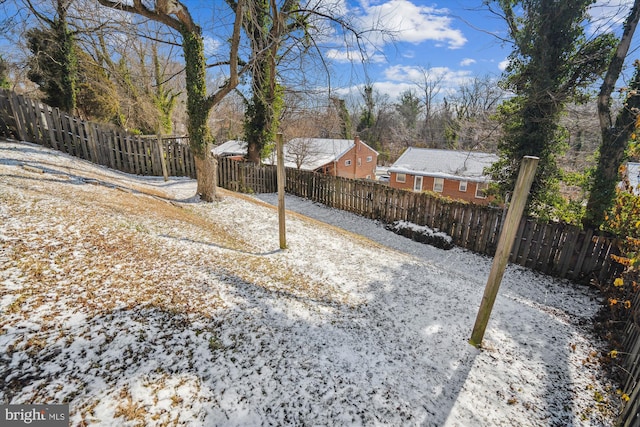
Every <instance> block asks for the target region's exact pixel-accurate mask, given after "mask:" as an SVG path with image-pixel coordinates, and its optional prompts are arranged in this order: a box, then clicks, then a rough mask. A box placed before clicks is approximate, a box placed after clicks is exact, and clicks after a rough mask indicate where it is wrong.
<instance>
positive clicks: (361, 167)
mask: <svg viewBox="0 0 640 427" xmlns="http://www.w3.org/2000/svg"><path fill="white" fill-rule="evenodd" d="M283 154H284V160H285V166H286V167H290V168H297V169H301V170H308V171H314V172H319V173H323V174H326V175H332V176H341V177H344V178H354V179H375V177H376V164H377V162H378V152H377V151H376V150H374V149H373V148H371V147H369V146H368V145H367V144H365V143H364V142H362V141H361V140H360V138H359V137H357V136H356V137H355V138H354V140H353V141H352V140H350V139H326V138H294V139H292V140H290V141H288V142H287V143H286V144H285V145H284V148H283ZM274 158H275V153H273V154H272V156H271V158H270V159H267V160H265V163H271V164H275V160H274Z"/></svg>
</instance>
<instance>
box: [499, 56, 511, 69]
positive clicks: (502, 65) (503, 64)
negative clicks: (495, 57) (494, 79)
mask: <svg viewBox="0 0 640 427" xmlns="http://www.w3.org/2000/svg"><path fill="white" fill-rule="evenodd" d="M508 66H509V59H505V60H504V61H500V62H499V63H498V68H499V69H500V71H504V70H506V69H507V67H508Z"/></svg>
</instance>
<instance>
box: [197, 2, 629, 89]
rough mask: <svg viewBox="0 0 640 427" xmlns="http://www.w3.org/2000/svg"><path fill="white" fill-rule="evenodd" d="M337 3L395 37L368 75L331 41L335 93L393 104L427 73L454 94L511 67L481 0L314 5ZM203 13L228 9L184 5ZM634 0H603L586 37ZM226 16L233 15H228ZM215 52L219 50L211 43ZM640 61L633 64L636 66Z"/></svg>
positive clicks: (378, 52) (380, 49) (378, 50)
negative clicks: (385, 98)
mask: <svg viewBox="0 0 640 427" xmlns="http://www.w3.org/2000/svg"><path fill="white" fill-rule="evenodd" d="M312 1H315V2H318V1H319V2H325V3H327V4H329V3H330V4H331V5H332V10H340V9H342V10H348V11H349V15H350V16H351V17H352V18H354V22H357V23H358V25H361V26H362V28H370V27H374V26H380V24H382V25H383V26H384V27H385V28H386V29H388V30H390V31H392V32H393V34H394V37H393V40H391V39H390V38H389V37H386V38H383V37H380V35H379V33H369V40H368V43H365V44H364V46H365V50H366V55H367V57H368V63H367V67H366V72H365V70H364V69H363V67H362V65H361V64H360V61H359V58H360V56H361V54H360V52H358V51H357V50H356V49H354V48H353V46H351V48H350V49H349V48H347V47H345V46H344V44H343V43H342V42H343V37H342V36H341V35H338V34H335V35H334V36H335V39H334V40H327V41H326V46H328V47H327V48H326V50H325V51H324V56H325V58H326V59H327V60H328V61H330V63H331V69H332V71H333V72H332V75H331V86H332V90H334V91H337V92H338V93H341V94H345V93H347V92H349V91H352V92H354V93H357V89H358V88H359V87H361V86H362V85H363V84H364V83H365V82H367V81H368V82H372V83H373V84H374V87H375V89H376V90H377V91H378V92H379V93H383V94H387V95H389V97H390V99H391V100H395V98H396V96H397V95H398V94H400V93H401V92H402V91H405V90H407V89H417V86H416V82H423V81H424V78H425V75H426V76H428V78H429V79H431V80H437V81H438V85H439V86H440V87H441V93H442V94H446V93H450V92H452V91H455V90H456V89H457V88H459V87H460V86H461V85H462V84H464V83H465V82H468V81H470V80H471V79H473V78H474V77H485V76H489V77H491V78H496V79H497V78H498V77H499V76H500V74H501V73H502V71H503V70H504V68H505V66H506V63H507V62H506V61H507V57H508V56H509V53H510V52H511V46H510V45H509V44H508V43H504V42H502V41H501V37H502V38H504V37H506V28H505V23H504V21H503V20H502V19H501V18H499V17H498V16H496V15H495V14H493V13H491V12H490V11H489V10H488V9H487V7H486V6H484V5H483V4H482V3H483V2H482V0H435V1H427V0H312ZM185 3H186V4H187V5H189V7H190V9H192V8H196V10H197V11H198V12H197V13H206V14H211V15H209V16H216V17H218V18H220V17H222V16H223V15H221V14H224V13H225V12H224V10H225V6H224V5H223V4H222V0H215V1H214V2H213V3H217V4H218V6H213V7H214V8H216V7H218V8H217V9H216V11H215V12H211V8H212V6H211V3H208V4H207V5H206V6H205V3H204V2H201V1H198V0H186V1H185ZM631 3H632V0H598V1H597V2H596V7H595V8H593V9H592V10H593V12H592V14H593V15H594V16H596V17H599V18H602V17H604V18H606V19H605V20H598V21H597V25H598V28H596V25H592V26H591V27H590V28H589V29H588V33H591V34H593V33H597V32H599V31H602V28H603V26H604V27H606V25H610V24H611V22H614V23H617V25H618V27H619V28H621V26H622V24H621V22H622V21H621V20H623V19H624V18H625V17H626V13H627V12H628V5H630V4H631ZM227 16H228V15H227ZM611 16H614V17H615V18H616V19H617V20H616V21H611V19H610V17H611ZM208 45H209V46H211V48H212V49H215V48H216V46H220V44H219V43H217V42H216V40H215V39H213V38H212V39H210V40H208ZM636 57H637V56H633V57H632V58H631V59H630V61H629V62H630V63H631V62H632V61H633V59H635V58H636Z"/></svg>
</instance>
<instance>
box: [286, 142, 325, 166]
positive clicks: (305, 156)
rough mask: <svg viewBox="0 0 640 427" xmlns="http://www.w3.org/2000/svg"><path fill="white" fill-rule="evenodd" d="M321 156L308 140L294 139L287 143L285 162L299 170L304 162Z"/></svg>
mask: <svg viewBox="0 0 640 427" xmlns="http://www.w3.org/2000/svg"><path fill="white" fill-rule="evenodd" d="M321 154H322V153H321V152H319V151H318V150H317V148H316V146H315V145H314V144H313V142H312V141H311V139H310V138H295V139H292V140H291V141H289V142H287V146H286V153H285V160H286V161H289V162H292V163H295V165H296V169H300V168H301V167H302V165H303V164H305V162H312V161H314V160H315V159H317V158H318V157H319V156H320V155H321Z"/></svg>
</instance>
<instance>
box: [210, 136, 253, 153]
mask: <svg viewBox="0 0 640 427" xmlns="http://www.w3.org/2000/svg"><path fill="white" fill-rule="evenodd" d="M211 151H212V152H213V154H215V155H216V156H223V157H224V156H244V155H246V154H247V143H246V142H245V141H238V140H235V139H232V140H230V141H227V142H225V143H222V144H220V145H218V146H216V147H213V149H212V150H211Z"/></svg>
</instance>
